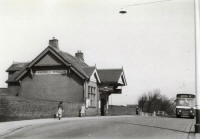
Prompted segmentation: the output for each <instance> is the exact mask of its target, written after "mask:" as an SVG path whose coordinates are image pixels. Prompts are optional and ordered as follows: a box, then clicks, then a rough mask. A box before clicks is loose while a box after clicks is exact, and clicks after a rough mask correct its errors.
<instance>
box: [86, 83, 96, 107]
mask: <svg viewBox="0 0 200 139" xmlns="http://www.w3.org/2000/svg"><path fill="white" fill-rule="evenodd" d="M95 98H96V87H93V86H88V99H89V100H90V103H89V107H96V101H95V100H96V99H95Z"/></svg>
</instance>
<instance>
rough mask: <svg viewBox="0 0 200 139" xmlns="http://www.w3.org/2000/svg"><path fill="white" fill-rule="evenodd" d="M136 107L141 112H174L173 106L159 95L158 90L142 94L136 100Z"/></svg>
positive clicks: (164, 97)
mask: <svg viewBox="0 0 200 139" xmlns="http://www.w3.org/2000/svg"><path fill="white" fill-rule="evenodd" d="M138 107H139V108H140V109H141V110H142V111H143V112H148V113H153V112H154V111H156V112H157V111H165V112H166V113H167V114H172V113H173V112H174V105H173V103H172V101H170V100H169V99H168V98H167V97H166V96H164V95H161V92H160V89H154V90H153V91H149V92H148V93H147V94H146V93H144V94H143V95H142V96H141V97H140V98H139V100H138Z"/></svg>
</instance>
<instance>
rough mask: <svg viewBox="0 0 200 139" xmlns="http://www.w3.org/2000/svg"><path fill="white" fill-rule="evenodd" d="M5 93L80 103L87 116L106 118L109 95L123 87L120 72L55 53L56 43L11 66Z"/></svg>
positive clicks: (79, 57)
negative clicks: (84, 108)
mask: <svg viewBox="0 0 200 139" xmlns="http://www.w3.org/2000/svg"><path fill="white" fill-rule="evenodd" d="M6 71H7V72H8V80H7V81H6V83H7V84H8V88H7V92H8V94H10V95H13V96H19V97H23V98H27V99H38V100H52V101H63V102H71V103H83V104H85V105H86V108H87V111H86V114H87V115H97V114H99V113H101V115H106V113H107V109H108V97H109V95H110V94H115V93H117V94H120V93H121V92H122V90H121V88H119V87H120V86H125V85H126V84H127V83H126V79H125V75H124V71H123V69H97V68H96V66H89V65H88V64H86V63H85V61H84V54H83V53H82V52H81V51H78V52H77V53H75V56H72V55H70V54H69V53H66V52H63V51H61V50H60V49H59V46H58V40H57V39H55V38H53V39H52V40H49V46H48V47H47V48H46V49H45V50H43V51H42V52H41V53H40V54H39V55H38V56H37V57H36V58H34V59H33V60H32V61H31V62H28V63H13V64H12V65H11V66H10V67H9V68H8V69H7V70H6Z"/></svg>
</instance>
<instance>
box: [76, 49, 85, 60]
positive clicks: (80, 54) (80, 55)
mask: <svg viewBox="0 0 200 139" xmlns="http://www.w3.org/2000/svg"><path fill="white" fill-rule="evenodd" d="M75 56H76V58H78V59H79V60H81V61H84V55H83V52H81V51H80V50H78V51H77V52H76V53H75Z"/></svg>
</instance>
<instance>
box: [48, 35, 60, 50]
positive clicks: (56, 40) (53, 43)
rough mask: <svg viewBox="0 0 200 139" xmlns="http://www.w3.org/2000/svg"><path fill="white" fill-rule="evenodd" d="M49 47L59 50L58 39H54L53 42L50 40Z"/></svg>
mask: <svg viewBox="0 0 200 139" xmlns="http://www.w3.org/2000/svg"><path fill="white" fill-rule="evenodd" d="M49 46H51V47H54V48H56V49H59V47H58V39H56V38H55V37H53V38H52V39H51V40H49Z"/></svg>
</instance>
